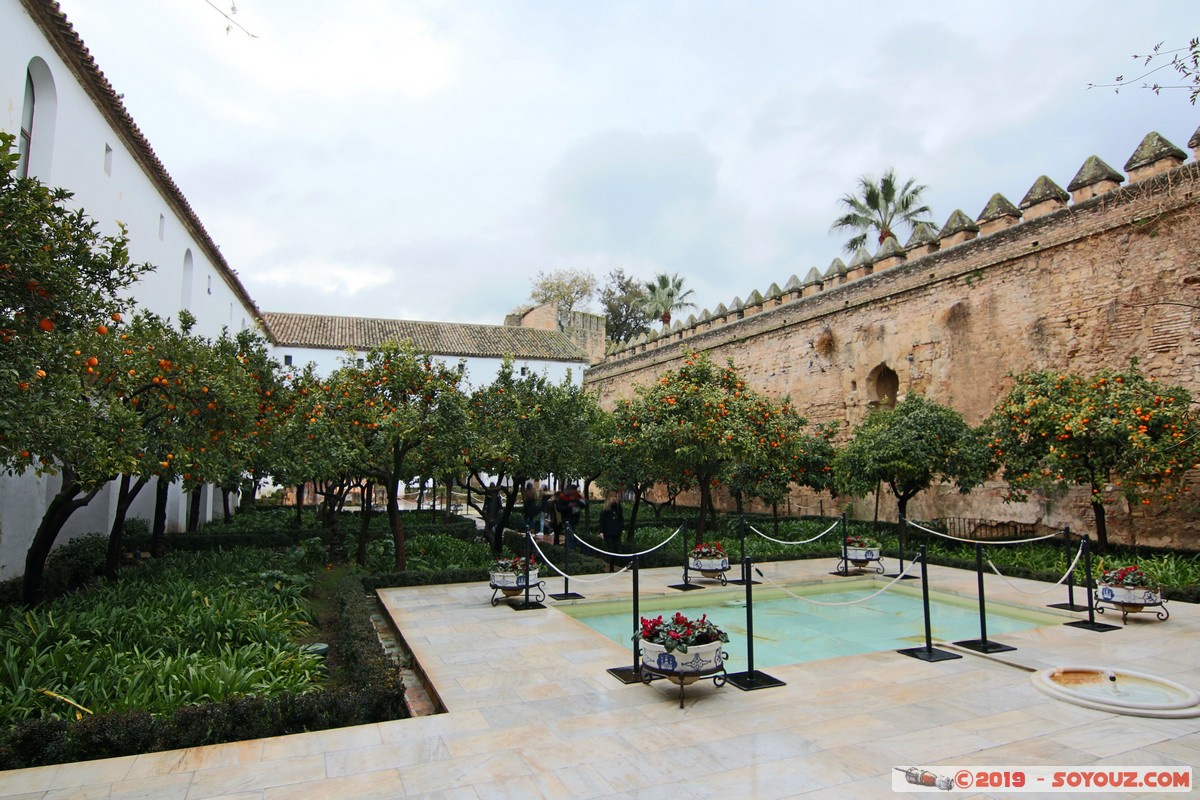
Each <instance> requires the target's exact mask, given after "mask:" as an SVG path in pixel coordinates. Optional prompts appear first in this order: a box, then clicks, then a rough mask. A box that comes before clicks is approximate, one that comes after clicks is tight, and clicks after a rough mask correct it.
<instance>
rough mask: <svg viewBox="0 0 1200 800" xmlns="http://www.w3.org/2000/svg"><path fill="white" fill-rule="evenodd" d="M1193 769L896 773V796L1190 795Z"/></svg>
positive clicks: (902, 770)
mask: <svg viewBox="0 0 1200 800" xmlns="http://www.w3.org/2000/svg"><path fill="white" fill-rule="evenodd" d="M1191 788H1192V768H1191V767H1163V766H1158V767H1108V766H1105V767H996V766H984V767H894V768H893V770H892V790H893V791H897V792H978V791H983V790H993V789H1001V790H1003V791H1004V792H1006V793H1016V792H1043V793H1048V792H1096V793H1117V792H1140V793H1142V794H1147V793H1151V792H1187V791H1190V790H1191Z"/></svg>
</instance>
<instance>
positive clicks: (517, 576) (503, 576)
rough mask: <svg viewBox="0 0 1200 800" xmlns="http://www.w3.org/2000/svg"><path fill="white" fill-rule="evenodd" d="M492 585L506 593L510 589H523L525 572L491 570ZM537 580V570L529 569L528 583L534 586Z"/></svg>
mask: <svg viewBox="0 0 1200 800" xmlns="http://www.w3.org/2000/svg"><path fill="white" fill-rule="evenodd" d="M491 576H492V586H494V587H495V588H497V589H503V590H505V592H504V593H505V594H508V593H509V591H511V590H521V591H524V589H525V573H524V572H493V573H491ZM537 582H538V571H537V570H536V569H531V570H529V585H530V586H536V585H537Z"/></svg>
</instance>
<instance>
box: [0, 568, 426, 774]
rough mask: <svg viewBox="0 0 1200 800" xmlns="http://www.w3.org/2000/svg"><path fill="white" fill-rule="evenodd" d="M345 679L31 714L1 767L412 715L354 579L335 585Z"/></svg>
mask: <svg viewBox="0 0 1200 800" xmlns="http://www.w3.org/2000/svg"><path fill="white" fill-rule="evenodd" d="M334 599H335V609H336V620H337V625H338V629H339V637H338V638H339V641H340V649H339V653H340V655H341V663H342V665H343V667H344V669H345V673H344V676H343V678H344V679H342V680H339V681H338V682H337V683H336V684H335V685H331V686H329V687H327V688H326V689H325V690H323V691H318V692H311V693H307V694H291V693H288V694H282V695H278V696H275V697H271V698H264V697H260V696H255V695H240V696H236V697H232V698H229V699H228V700H224V701H222V702H217V703H200V704H195V705H187V706H183V707H181V708H179V709H176V710H175V711H174V712H172V713H170V714H163V715H153V714H150V713H149V712H147V711H126V712H116V713H112V714H104V715H96V716H84V717H83V718H82V719H77V720H70V721H68V720H63V719H61V718H58V717H40V718H36V719H29V720H25V721H23V722H20V723H18V724H17V725H14V726H12V727H11V728H8V729H7V730H4V731H0V769H4V770H7V769H19V768H24V767H34V766H43V765H47V764H58V763H63V762H74V761H86V760H90V759H96V758H108V757H112V756H123V755H134V754H138V753H149V752H156V751H159V750H171V749H178V748H186V747H196V746H200V745H208V744H219V743H222V742H232V741H240V740H245V739H257V738H265V737H271V736H282V735H286V734H290V733H300V732H304V731H313V730H325V729H328V728H339V727H347V726H351V725H363V724H367V723H372V722H382V721H385V720H390V719H399V718H402V717H404V716H406V715H407V712H406V709H405V707H404V685H403V682H402V681H401V679H400V677H399V674H398V672H397V670H396V669H395V667H394V665H393V664H392V662H391V661H390V659H389V658H388V656H387V655H386V654H385V653H384V652H383V649H382V646H381V645H380V643H379V639H378V637H377V636H376V634H375V630H374V626H373V624H372V623H371V620H370V609H371V605H370V603H371V601H370V599H369V598H368V597H367V596H366V595H364V594H363V590H362V584H361V583H360V582H359V581H358V580H357V579H354V578H349V579H347V580H345V581H343V582H342V583H341V584H339V585H338V587H337V588H336V590H335V593H334Z"/></svg>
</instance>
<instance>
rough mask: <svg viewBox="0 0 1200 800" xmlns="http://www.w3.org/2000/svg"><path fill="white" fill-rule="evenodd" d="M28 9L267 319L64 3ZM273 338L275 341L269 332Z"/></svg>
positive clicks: (30, 1)
mask: <svg viewBox="0 0 1200 800" xmlns="http://www.w3.org/2000/svg"><path fill="white" fill-rule="evenodd" d="M22 5H24V6H25V9H26V11H28V12H29V16H30V17H31V18H32V19H33V21H34V22H36V23H37V25H38V27H40V28H41V29H42V32H43V33H44V34H45V35H46V39H47V41H49V42H50V44H51V46H53V47H54V49H55V51H56V52H57V53H58V55H59V57H60V58H62V60H63V62H64V63H65V64H66V65H67V67H68V68H69V69H70V70H71V71H72V72H73V73H74V74H75V77H76V78H77V79H78V81H79V84H80V85H81V86H82V87H83V89H84V91H86V92H87V93H88V96H89V97H91V98H92V102H93V103H95V104H96V108H97V109H99V111H100V113H101V114H102V115H103V116H104V118H105V119H106V120H107V121H108V123H109V124H110V125H111V126H112V127H113V130H114V131H116V132H117V135H118V136H120V137H121V138H122V140H123V141H124V143H125V146H126V148H128V150H129V152H130V154H131V155H132V156H133V158H134V159H135V160H136V161H137V162H138V163H139V164H140V165H141V166H142V168H143V169H144V170H145V171H146V173H147V174H148V175H149V176H150V179H151V180H152V181H154V182H155V183H156V184H157V185H158V187H159V189H160V190H161V191H162V193H163V196H164V197H165V198H166V199H167V202H168V203H169V204H170V205H171V207H172V209H173V210H174V212H175V214H176V215H178V217H179V219H180V221H182V222H183V224H184V226H185V227H186V228H187V229H188V231H189V232H190V233H191V234H192V236H193V237H195V239H196V241H197V243H198V244H199V246H200V247H201V248H202V249H203V250H204V254H205V255H206V256H207V257H208V258H209V259H210V260H211V261H212V263H213V264H215V265H216V267H217V269H218V270H219V271H220V272H221V273H222V276H223V277H224V279H225V281H226V283H228V284H229V286H230V288H231V289H232V290H233V292H234V294H236V295H237V297H238V299H239V300H241V301H242V303H243V304H244V305H245V306H246V308H248V309H250V311H251V312H253V314H254V316H255V318H256V319H257V318H258V317H261V316H262V314H261V312H260V311H259V310H258V306H257V305H255V303H254V300H253V299H252V298H251V297H250V293H249V292H247V291H246V287H244V286H242V282H241V281H240V280H238V277H237V274H236V273H234V271H233V269H232V268H231V267H230V266H229V264H228V262H226V261H225V257H224V256H222V255H221V251H220V250H218V249H217V245H216V243H215V242H213V240H212V237H210V236H209V235H208V231H207V230H205V229H204V225H203V224H202V223H201V222H200V218H199V217H198V216H196V212H195V211H193V210H192V206H191V204H189V203H188V201H187V198H186V197H184V196H183V192H181V191H180V190H179V187H178V186H176V185H175V181H174V180H172V178H171V176H170V175H168V174H167V170H166V168H165V167H164V166H163V164H162V162H161V161H159V160H158V156H157V155H155V153H154V149H153V148H152V147H151V146H150V142H149V141H148V140H147V139H146V137H145V136H144V135H142V131H141V129H139V128H138V126H137V124H136V123H134V121H133V117H131V116H129V112H128V111H126V110H125V104H124V103H122V102H121V96H120V95H118V94H117V93H116V91H115V90H114V89H113V87H112V84H111V83H109V82H108V78H106V77H104V73H103V72H101V71H100V68H99V67H98V66H96V62H95V60H94V59H93V58H92V54H91V53H90V52H89V51H88V49H87V46H86V45H85V44H84V43H83V40H82V39H81V38H79V34H77V33H76V32H75V28H74V27H72V26H71V23H70V22H69V21H68V20H67V16H66V14H64V13H63V11H62V9H61V8H60V7H59V5H58V3H56V2H52V0H22ZM267 335H268V336H270V332H269V331H268V332H267Z"/></svg>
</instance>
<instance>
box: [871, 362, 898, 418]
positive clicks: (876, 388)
mask: <svg viewBox="0 0 1200 800" xmlns="http://www.w3.org/2000/svg"><path fill="white" fill-rule="evenodd" d="M899 393H900V376H899V375H897V374H896V371H895V370H893V369H892V368H891V367H889V366H888V365H887V364H880V365H878V366H877V367H875V369H873V370H871V374H870V375H868V376H867V397H868V399H869V400H870V404H871V405H872V406H883V407H884V408H895V407H896V395H898V394H899Z"/></svg>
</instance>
